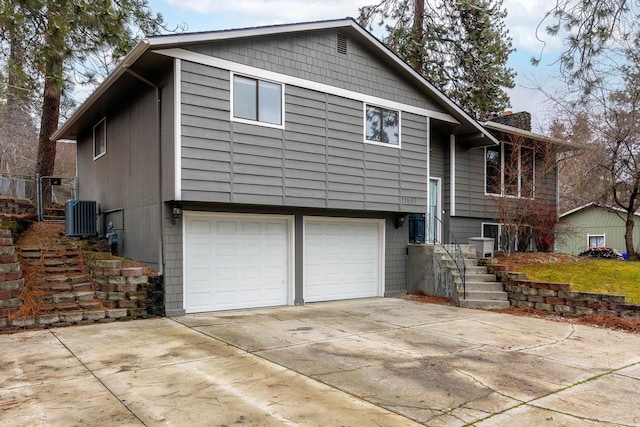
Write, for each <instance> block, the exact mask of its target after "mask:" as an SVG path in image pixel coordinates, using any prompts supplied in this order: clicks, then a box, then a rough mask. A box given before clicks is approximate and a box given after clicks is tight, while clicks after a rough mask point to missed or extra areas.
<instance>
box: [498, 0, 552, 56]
mask: <svg viewBox="0 0 640 427" xmlns="http://www.w3.org/2000/svg"><path fill="white" fill-rule="evenodd" d="M503 6H504V7H505V8H506V9H507V18H506V19H505V23H506V26H507V29H508V30H509V35H511V37H512V38H513V45H514V46H515V47H516V49H518V50H523V51H527V52H533V53H538V52H540V50H541V49H542V48H544V50H545V52H546V53H550V52H558V51H560V50H562V38H560V37H552V36H549V35H547V33H546V32H545V27H546V26H547V25H549V24H551V23H552V21H550V20H546V21H544V22H543V23H542V24H541V22H542V20H543V19H544V18H545V15H546V13H547V12H548V11H549V9H550V8H551V6H552V4H551V3H550V2H549V1H548V0H528V1H522V0H505V2H504V5H503ZM538 27H539V28H538ZM539 39H540V40H539ZM545 43H546V45H545Z"/></svg>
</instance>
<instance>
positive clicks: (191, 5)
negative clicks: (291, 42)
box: [166, 0, 373, 25]
mask: <svg viewBox="0 0 640 427" xmlns="http://www.w3.org/2000/svg"><path fill="white" fill-rule="evenodd" d="M166 2H167V3H168V4H170V5H172V6H173V7H175V8H176V9H183V10H185V11H193V12H197V13H199V14H225V13H233V14H241V15H242V20H243V21H245V22H251V25H263V24H281V23H291V22H306V21H318V20H323V19H336V18H345V17H347V16H350V17H353V18H357V17H358V8H359V7H361V6H365V5H369V4H372V3H373V2H372V0H307V1H300V0H235V1H233V0H232V1H219V0H166Z"/></svg>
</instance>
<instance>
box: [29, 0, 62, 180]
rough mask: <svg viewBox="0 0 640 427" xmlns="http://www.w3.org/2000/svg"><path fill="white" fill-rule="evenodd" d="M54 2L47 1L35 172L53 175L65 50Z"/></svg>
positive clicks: (42, 174)
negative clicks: (45, 50)
mask: <svg viewBox="0 0 640 427" xmlns="http://www.w3.org/2000/svg"><path fill="white" fill-rule="evenodd" d="M53 3H54V2H50V3H49V6H50V9H49V11H48V12H47V28H46V34H45V41H46V44H47V47H48V49H49V54H48V56H47V58H46V59H45V62H44V76H45V77H44V93H43V99H42V116H41V119H40V135H39V137H38V159H37V163H36V174H38V175H40V176H51V175H53V168H54V165H55V160H56V141H51V135H53V133H54V132H55V131H56V130H57V129H58V120H59V118H60V96H61V91H62V85H63V78H64V77H63V65H64V64H63V62H64V60H63V58H64V57H63V55H64V50H65V43H64V34H63V32H62V31H60V30H59V26H60V24H59V23H58V22H57V20H58V19H59V17H58V16H57V15H56V9H55V7H53V6H55V5H54V4H53Z"/></svg>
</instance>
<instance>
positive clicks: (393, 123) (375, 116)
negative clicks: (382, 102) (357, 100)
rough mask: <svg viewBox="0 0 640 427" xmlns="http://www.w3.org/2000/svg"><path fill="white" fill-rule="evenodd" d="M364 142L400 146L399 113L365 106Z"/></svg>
mask: <svg viewBox="0 0 640 427" xmlns="http://www.w3.org/2000/svg"><path fill="white" fill-rule="evenodd" d="M364 120H365V126H364V128H365V130H364V131H365V135H364V139H365V141H366V142H374V143H381V144H389V145H395V146H398V147H399V146H400V112H399V111H397V110H389V109H386V108H382V107H376V106H373V105H365V119H364Z"/></svg>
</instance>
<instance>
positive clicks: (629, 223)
mask: <svg viewBox="0 0 640 427" xmlns="http://www.w3.org/2000/svg"><path fill="white" fill-rule="evenodd" d="M634 215H635V214H634V212H631V211H627V220H626V221H625V227H624V243H625V247H626V249H627V256H628V259H630V260H633V261H637V260H638V259H640V257H639V256H638V254H637V253H636V250H635V249H634V247H633V226H634V219H633V217H634Z"/></svg>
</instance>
